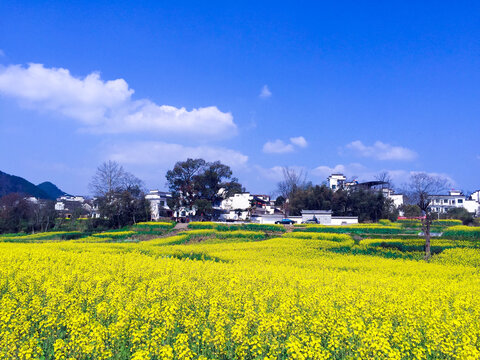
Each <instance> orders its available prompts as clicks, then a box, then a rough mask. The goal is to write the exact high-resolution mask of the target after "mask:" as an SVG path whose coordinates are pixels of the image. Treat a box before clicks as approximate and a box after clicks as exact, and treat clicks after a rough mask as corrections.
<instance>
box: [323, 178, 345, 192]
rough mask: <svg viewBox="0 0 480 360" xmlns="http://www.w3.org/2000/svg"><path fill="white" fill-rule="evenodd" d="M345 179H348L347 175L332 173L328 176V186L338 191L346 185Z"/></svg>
mask: <svg viewBox="0 0 480 360" xmlns="http://www.w3.org/2000/svg"><path fill="white" fill-rule="evenodd" d="M345 181H347V178H346V177H345V175H343V174H332V175H330V176H329V177H328V178H327V186H328V187H329V188H330V189H332V190H334V191H337V190H338V189H340V188H342V187H344V186H345Z"/></svg>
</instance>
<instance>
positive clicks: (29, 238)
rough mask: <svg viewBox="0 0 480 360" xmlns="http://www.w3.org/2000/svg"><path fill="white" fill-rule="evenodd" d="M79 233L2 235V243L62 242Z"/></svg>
mask: <svg viewBox="0 0 480 360" xmlns="http://www.w3.org/2000/svg"><path fill="white" fill-rule="evenodd" d="M80 235H81V233H80V232H79V231H48V232H41V233H37V234H30V235H16V234H6V235H0V242H33V241H38V240H61V239H67V238H75V237H77V236H80Z"/></svg>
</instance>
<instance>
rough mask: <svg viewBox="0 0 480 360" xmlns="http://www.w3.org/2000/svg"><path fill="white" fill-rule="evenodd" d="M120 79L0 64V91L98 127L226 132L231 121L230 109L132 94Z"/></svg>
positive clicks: (209, 133)
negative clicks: (191, 106) (187, 106)
mask: <svg viewBox="0 0 480 360" xmlns="http://www.w3.org/2000/svg"><path fill="white" fill-rule="evenodd" d="M133 93H134V90H133V89H131V88H129V86H128V84H127V82H126V81H125V80H123V79H116V80H109V81H104V80H102V79H101V78H100V74H99V73H96V72H94V73H91V74H89V75H87V76H86V77H84V78H80V77H75V76H72V75H71V74H70V72H69V71H68V70H67V69H62V68H45V67H44V66H43V65H41V64H29V65H28V67H23V66H21V65H10V66H7V67H1V66H0V94H3V95H6V96H10V97H13V98H16V99H18V100H19V101H20V102H21V103H22V104H23V105H25V106H28V107H31V108H34V109H37V110H41V111H45V110H46V111H51V112H54V113H58V114H60V115H63V116H66V117H68V118H71V119H74V120H77V121H79V122H80V123H81V124H82V125H83V126H85V128H86V129H87V130H90V131H94V132H100V133H122V132H155V133H167V134H181V135H195V136H203V137H212V138H213V137H215V138H218V137H230V136H232V135H234V134H235V133H236V130H237V126H236V124H235V123H234V121H233V117H232V114H231V113H228V112H227V113H225V112H222V111H220V110H219V109H218V108H217V107H216V106H209V107H203V108H198V109H192V110H190V111H188V110H186V109H185V108H176V107H174V106H169V105H157V104H155V103H154V102H152V101H150V100H148V99H140V100H133V99H132V95H133Z"/></svg>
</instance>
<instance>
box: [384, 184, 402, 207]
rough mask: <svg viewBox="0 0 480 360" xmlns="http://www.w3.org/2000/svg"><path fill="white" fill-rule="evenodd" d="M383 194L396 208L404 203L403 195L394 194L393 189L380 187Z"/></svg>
mask: <svg viewBox="0 0 480 360" xmlns="http://www.w3.org/2000/svg"><path fill="white" fill-rule="evenodd" d="M382 192H383V195H384V196H385V197H386V198H387V199H391V200H392V201H393V204H394V205H395V207H396V208H398V207H400V206H402V205H403V203H404V196H403V195H402V194H395V191H394V190H392V189H387V188H385V189H382Z"/></svg>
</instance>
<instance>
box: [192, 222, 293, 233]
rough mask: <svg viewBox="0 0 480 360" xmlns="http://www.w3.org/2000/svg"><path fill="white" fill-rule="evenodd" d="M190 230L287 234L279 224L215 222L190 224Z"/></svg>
mask: <svg viewBox="0 0 480 360" xmlns="http://www.w3.org/2000/svg"><path fill="white" fill-rule="evenodd" d="M188 228H189V229H215V230H217V231H237V230H251V231H272V232H285V227H284V226H283V225H278V224H255V223H245V224H232V225H230V224H226V223H215V222H191V223H190V224H188Z"/></svg>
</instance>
